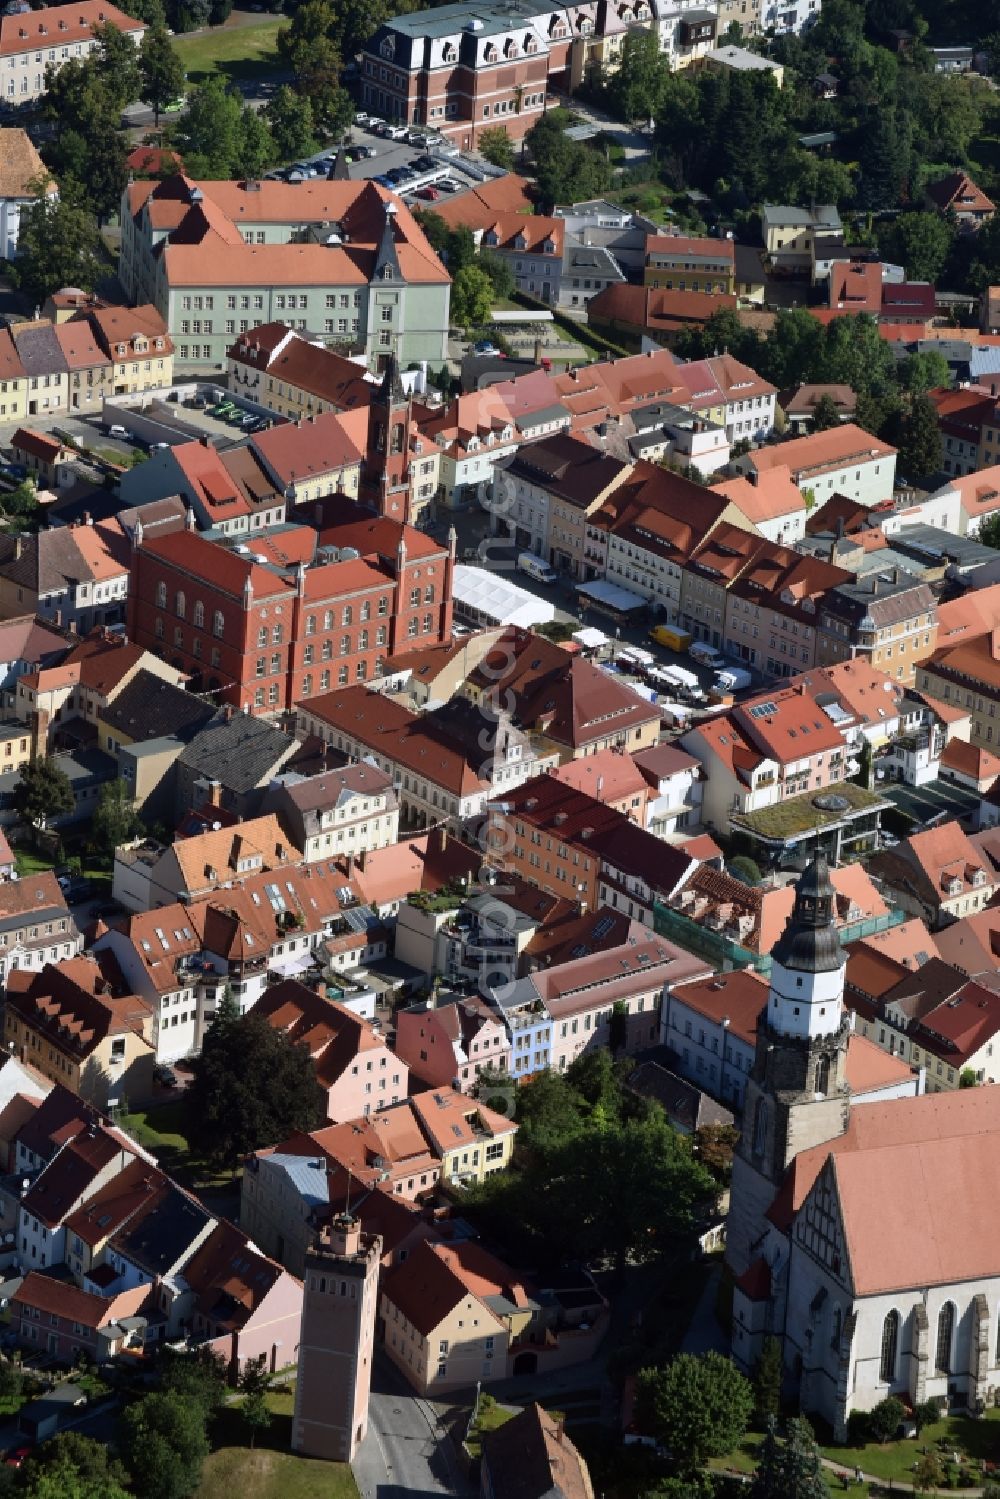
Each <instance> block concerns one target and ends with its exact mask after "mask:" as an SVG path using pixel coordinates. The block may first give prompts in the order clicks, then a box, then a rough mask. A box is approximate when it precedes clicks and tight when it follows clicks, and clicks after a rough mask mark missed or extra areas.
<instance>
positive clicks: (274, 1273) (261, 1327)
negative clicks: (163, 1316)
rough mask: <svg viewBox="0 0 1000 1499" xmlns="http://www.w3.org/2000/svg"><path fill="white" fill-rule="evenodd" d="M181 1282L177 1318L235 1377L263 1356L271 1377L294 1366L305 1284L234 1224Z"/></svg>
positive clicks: (201, 1252)
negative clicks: (277, 1371) (266, 1253)
mask: <svg viewBox="0 0 1000 1499" xmlns="http://www.w3.org/2000/svg"><path fill="white" fill-rule="evenodd" d="M178 1282H179V1286H178V1289H177V1293H176V1295H175V1296H174V1299H173V1302H172V1303H171V1310H172V1312H173V1313H174V1316H175V1317H176V1315H177V1314H178V1313H179V1314H180V1317H181V1319H182V1327H186V1328H187V1330H188V1335H189V1337H190V1338H191V1339H192V1341H194V1342H195V1343H207V1344H208V1346H209V1347H210V1348H211V1349H212V1351H213V1352H214V1353H217V1354H219V1355H220V1357H221V1358H223V1359H224V1360H225V1362H226V1366H227V1369H228V1370H229V1373H230V1376H231V1377H233V1376H235V1375H236V1374H238V1373H239V1372H240V1371H241V1370H242V1369H243V1367H244V1365H245V1364H246V1363H247V1360H248V1359H257V1358H260V1357H261V1356H262V1355H263V1357H264V1359H265V1362H266V1364H267V1367H268V1369H270V1370H272V1371H273V1370H275V1369H283V1368H286V1367H287V1366H288V1365H289V1364H294V1363H295V1361H296V1358H297V1356H298V1347H299V1326H300V1323H301V1321H302V1282H301V1281H300V1280H297V1279H296V1278H295V1276H294V1275H289V1273H288V1271H287V1270H283V1269H282V1267H281V1266H280V1265H278V1264H276V1263H275V1261H274V1260H269V1259H268V1258H267V1256H266V1255H263V1254H261V1252H260V1250H259V1249H257V1248H255V1246H254V1245H253V1244H251V1242H250V1240H249V1239H248V1238H247V1236H246V1234H244V1233H241V1232H240V1230H239V1229H238V1228H236V1226H235V1225H234V1224H232V1223H227V1222H225V1221H223V1222H221V1223H218V1224H217V1225H216V1227H215V1228H214V1229H213V1231H212V1233H211V1234H210V1235H209V1236H208V1238H207V1239H205V1241H204V1242H203V1243H202V1244H201V1245H200V1247H199V1248H198V1249H197V1250H196V1251H195V1253H194V1254H193V1255H192V1256H191V1258H190V1259H189V1260H188V1262H187V1264H186V1265H185V1266H184V1270H183V1274H182V1276H179V1277H178ZM164 1289H165V1288H164V1287H161V1293H162V1291H163V1290H164ZM161 1300H162V1297H161ZM171 1320H174V1319H173V1318H172V1319H171ZM171 1331H172V1329H171Z"/></svg>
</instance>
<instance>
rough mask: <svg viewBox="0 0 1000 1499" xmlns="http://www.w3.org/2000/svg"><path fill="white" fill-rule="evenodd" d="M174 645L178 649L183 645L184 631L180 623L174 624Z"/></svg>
mask: <svg viewBox="0 0 1000 1499" xmlns="http://www.w3.org/2000/svg"><path fill="white" fill-rule="evenodd" d="M174 645H175V646H176V647H177V649H178V650H182V649H183V647H184V631H183V630H182V629H181V627H180V625H175V626H174Z"/></svg>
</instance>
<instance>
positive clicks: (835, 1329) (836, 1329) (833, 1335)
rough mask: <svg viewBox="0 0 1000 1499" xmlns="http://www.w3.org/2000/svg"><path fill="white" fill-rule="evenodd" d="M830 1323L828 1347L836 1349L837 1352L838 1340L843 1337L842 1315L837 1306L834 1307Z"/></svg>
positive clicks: (838, 1348)
mask: <svg viewBox="0 0 1000 1499" xmlns="http://www.w3.org/2000/svg"><path fill="white" fill-rule="evenodd" d="M830 1323H831V1328H830V1347H831V1348H835V1349H837V1350H838V1352H839V1350H840V1340H841V1338H842V1337H843V1335H844V1314H843V1312H842V1311H841V1309H840V1307H839V1306H835V1307H834V1309H833V1315H832V1317H831V1318H830Z"/></svg>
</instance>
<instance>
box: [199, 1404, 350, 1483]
mask: <svg viewBox="0 0 1000 1499" xmlns="http://www.w3.org/2000/svg"><path fill="white" fill-rule="evenodd" d="M292 1388H293V1385H290V1386H289V1389H288V1390H287V1391H284V1390H283V1391H272V1392H271V1393H270V1394H269V1395H268V1397H267V1403H268V1406H269V1407H270V1409H271V1412H272V1420H271V1425H270V1426H269V1427H268V1428H267V1429H266V1430H265V1431H262V1432H260V1433H258V1436H257V1445H256V1447H255V1448H254V1450H253V1451H252V1452H251V1450H250V1448H249V1447H248V1446H247V1444H246V1431H245V1428H243V1427H242V1425H241V1422H240V1416H239V1412H238V1411H236V1410H233V1409H231V1408H230V1409H229V1410H226V1411H223V1412H222V1414H221V1415H220V1417H219V1418H218V1420H217V1421H216V1423H215V1427H214V1429H213V1433H212V1435H213V1440H214V1442H215V1444H216V1445H215V1451H214V1452H213V1453H212V1454H211V1456H210V1457H209V1459H208V1461H207V1462H206V1463H205V1467H204V1469H203V1471H202V1479H201V1483H200V1485H199V1486H198V1489H197V1492H196V1495H195V1499H233V1496H234V1495H239V1499H360V1496H359V1494H358V1487H357V1484H356V1483H355V1482H354V1475H353V1473H352V1472H351V1470H350V1468H349V1467H348V1466H347V1464H346V1463H328V1462H324V1461H322V1460H321V1459H319V1458H311V1457H296V1456H295V1454H294V1453H292V1452H290V1451H289V1450H288V1448H289V1444H290V1442H291V1435H292V1408H293V1400H294V1397H293V1394H292Z"/></svg>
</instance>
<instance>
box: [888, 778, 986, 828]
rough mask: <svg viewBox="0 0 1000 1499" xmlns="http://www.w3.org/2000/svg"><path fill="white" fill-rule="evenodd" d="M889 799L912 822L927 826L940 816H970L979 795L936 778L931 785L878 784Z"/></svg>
mask: <svg viewBox="0 0 1000 1499" xmlns="http://www.w3.org/2000/svg"><path fill="white" fill-rule="evenodd" d="M879 790H880V791H881V792H882V793H883V795H884V796H885V797H886V799H887V800H888V801H891V802H892V803H893V805H894V806H895V807H896V808H897V809H898V810H899V811H900V812H901V813H902V814H903V816H904V817H909V818H911V819H912V820H913V821H914V822H915V823H918V824H920V825H921V826H926V825H927V824H928V823H931V822H933V821H934V820H935V819H939V818H949V819H950V818H962V817H969V816H971V815H972V813H974V812H975V811H976V810H977V809H978V807H979V797H978V796H975V795H973V793H972V792H970V791H964V790H963V789H962V788H961V787H959V786H947V785H944V784H943V783H942V782H941V781H935V782H934V784H933V785H932V786H905V785H902V784H901V783H894V784H893V785H890V786H879Z"/></svg>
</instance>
